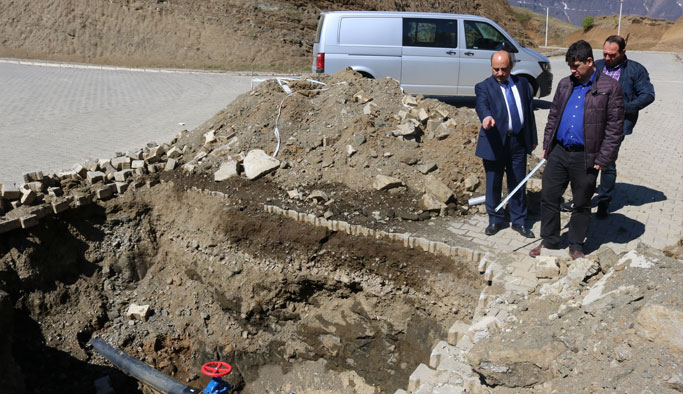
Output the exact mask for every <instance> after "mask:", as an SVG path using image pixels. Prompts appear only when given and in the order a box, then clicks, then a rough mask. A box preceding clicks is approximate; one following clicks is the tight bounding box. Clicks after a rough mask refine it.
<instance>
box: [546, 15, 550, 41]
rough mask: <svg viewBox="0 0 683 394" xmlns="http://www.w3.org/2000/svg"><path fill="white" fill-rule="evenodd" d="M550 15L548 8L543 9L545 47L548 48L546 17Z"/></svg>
mask: <svg viewBox="0 0 683 394" xmlns="http://www.w3.org/2000/svg"><path fill="white" fill-rule="evenodd" d="M549 15H550V7H546V8H545V46H548V16H549Z"/></svg>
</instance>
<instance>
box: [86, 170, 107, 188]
mask: <svg viewBox="0 0 683 394" xmlns="http://www.w3.org/2000/svg"><path fill="white" fill-rule="evenodd" d="M104 175H105V174H104V172H102V171H88V173H87V174H86V180H87V181H88V183H89V184H91V185H92V184H95V183H97V182H101V181H103V180H104Z"/></svg>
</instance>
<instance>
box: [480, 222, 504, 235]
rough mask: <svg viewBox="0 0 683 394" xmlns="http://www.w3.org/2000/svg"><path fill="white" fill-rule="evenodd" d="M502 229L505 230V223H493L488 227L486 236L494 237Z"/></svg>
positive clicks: (485, 231) (485, 232)
mask: <svg viewBox="0 0 683 394" xmlns="http://www.w3.org/2000/svg"><path fill="white" fill-rule="evenodd" d="M502 229H503V223H491V224H489V225H488V227H486V230H484V234H486V235H494V234H496V233H497V232H498V231H500V230H502Z"/></svg>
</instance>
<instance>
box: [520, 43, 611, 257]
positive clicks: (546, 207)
mask: <svg viewBox="0 0 683 394" xmlns="http://www.w3.org/2000/svg"><path fill="white" fill-rule="evenodd" d="M565 59H566V60H567V65H568V66H569V70H570V72H571V76H569V77H565V78H563V79H562V80H561V81H560V83H559V84H558V85H557V89H556V91H555V97H554V98H553V102H552V104H551V105H550V112H549V113H548V123H547V124H546V127H545V131H544V136H543V157H544V158H546V159H547V160H548V162H547V164H546V167H545V170H544V171H543V186H542V190H541V238H543V241H542V242H541V244H540V245H538V246H537V247H535V248H533V249H532V250H531V251H530V252H529V255H530V256H532V257H536V256H538V255H540V254H541V251H542V249H543V248H549V249H556V248H558V247H559V241H560V202H561V200H562V194H563V193H564V191H565V189H566V188H567V185H568V184H571V188H572V197H573V200H574V205H575V209H574V210H573V212H572V215H571V219H570V220H569V234H568V238H569V255H570V257H571V258H572V259H577V258H581V257H584V252H583V245H584V243H585V239H586V235H587V234H588V225H589V223H590V215H591V212H590V200H591V197H592V196H593V193H594V192H595V184H596V180H597V176H598V172H599V171H600V170H603V169H605V168H606V167H607V166H608V165H609V164H610V163H611V162H613V161H614V160H616V158H617V153H618V151H619V145H620V144H621V141H622V139H623V127H624V95H623V93H622V90H621V87H620V86H619V83H618V82H617V81H616V80H614V79H613V78H610V77H609V76H607V75H604V74H602V73H598V72H597V70H596V67H595V63H594V62H593V48H591V46H590V44H589V43H588V42H586V41H583V40H581V41H577V42H575V43H574V44H572V45H571V46H570V47H569V49H568V50H567V55H566V57H565Z"/></svg>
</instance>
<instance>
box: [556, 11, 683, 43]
mask: <svg viewBox="0 0 683 394" xmlns="http://www.w3.org/2000/svg"><path fill="white" fill-rule="evenodd" d="M618 24H619V18H618V17H616V16H601V17H597V18H595V23H594V24H593V27H591V28H590V29H588V30H587V31H584V30H583V29H579V30H577V31H576V32H574V33H572V34H570V35H568V36H567V38H566V39H565V40H564V45H565V46H568V45H570V44H571V43H573V42H576V41H577V40H586V41H588V42H590V43H591V45H592V46H593V49H596V50H601V49H602V44H603V43H604V42H605V38H607V37H608V36H610V35H612V34H616V33H615V32H616V28H617V26H618ZM681 26H683V18H679V19H678V21H676V22H675V23H674V22H671V21H667V20H664V19H654V18H648V17H643V16H633V15H625V16H623V17H622V20H621V35H622V36H623V37H624V38H627V39H628V43H627V45H626V49H627V50H628V49H631V50H655V51H667V52H679V51H683V29H682V28H681Z"/></svg>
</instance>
